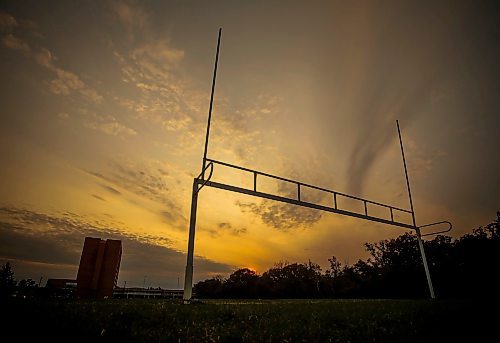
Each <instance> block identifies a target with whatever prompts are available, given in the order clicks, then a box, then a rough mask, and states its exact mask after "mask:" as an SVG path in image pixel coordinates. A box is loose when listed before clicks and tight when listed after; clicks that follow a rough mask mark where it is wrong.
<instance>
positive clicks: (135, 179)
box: [87, 161, 187, 230]
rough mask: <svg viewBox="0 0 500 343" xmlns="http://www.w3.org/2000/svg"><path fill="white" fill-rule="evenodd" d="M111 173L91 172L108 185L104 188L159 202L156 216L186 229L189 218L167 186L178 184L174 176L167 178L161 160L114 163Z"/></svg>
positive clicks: (103, 185) (111, 165) (123, 194)
mask: <svg viewBox="0 0 500 343" xmlns="http://www.w3.org/2000/svg"><path fill="white" fill-rule="evenodd" d="M110 167H111V170H110V171H107V172H92V171H91V172H89V171H87V173H89V174H91V175H93V176H94V177H96V178H98V179H99V180H102V181H105V183H106V184H103V183H100V185H101V187H104V188H106V189H108V191H110V192H112V193H115V192H117V193H116V194H117V195H122V196H125V193H124V191H126V192H131V193H133V194H135V195H137V196H140V197H143V198H145V199H148V200H150V201H153V202H156V203H158V204H159V205H160V206H161V207H162V208H163V210H162V211H160V212H158V213H157V214H158V215H159V216H160V217H161V218H163V219H164V220H167V222H168V223H170V224H172V225H174V227H178V228H181V229H182V230H184V229H185V227H186V225H187V219H186V218H185V217H184V214H183V211H182V208H181V207H180V206H179V204H178V201H176V200H174V195H173V191H172V190H171V189H170V188H169V186H168V185H167V180H169V181H170V182H176V179H175V178H174V176H170V175H168V173H166V172H165V171H164V170H163V168H164V166H163V164H162V163H160V162H159V161H149V162H148V163H143V164H139V163H137V162H130V161H121V162H117V161H115V162H112V163H111V164H110ZM118 189H119V190H123V191H121V192H120V191H119V190H118Z"/></svg>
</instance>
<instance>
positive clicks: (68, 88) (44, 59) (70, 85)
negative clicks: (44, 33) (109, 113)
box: [33, 48, 103, 103]
mask: <svg viewBox="0 0 500 343" xmlns="http://www.w3.org/2000/svg"><path fill="white" fill-rule="evenodd" d="M33 58H34V59H35V61H36V62H37V63H38V64H40V65H41V66H43V67H45V68H47V69H49V70H51V71H52V72H54V73H55V75H56V76H57V78H56V79H54V80H52V81H50V83H49V89H50V91H51V92H52V93H54V94H58V95H69V94H72V93H75V92H76V93H79V94H80V95H81V96H83V97H84V98H85V99H87V100H90V101H91V102H95V103H99V102H101V101H102V100H103V97H102V96H101V95H100V94H98V93H97V91H96V90H94V89H92V88H91V87H89V86H88V85H87V84H86V83H85V82H83V81H82V80H81V79H80V77H79V76H78V75H76V74H75V73H72V72H70V71H67V70H64V69H62V68H59V67H57V66H56V65H55V61H56V60H57V58H56V57H55V56H54V54H52V52H50V51H49V50H48V49H46V48H41V49H40V50H39V51H38V52H36V53H34V54H33Z"/></svg>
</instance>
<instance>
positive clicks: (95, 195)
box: [91, 194, 106, 201]
mask: <svg viewBox="0 0 500 343" xmlns="http://www.w3.org/2000/svg"><path fill="white" fill-rule="evenodd" d="M91 195H92V196H93V197H94V198H96V199H99V200H101V201H106V199H104V198H103V197H100V196H99V195H97V194H91Z"/></svg>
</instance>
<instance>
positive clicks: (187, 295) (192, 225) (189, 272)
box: [182, 28, 222, 302]
mask: <svg viewBox="0 0 500 343" xmlns="http://www.w3.org/2000/svg"><path fill="white" fill-rule="evenodd" d="M221 34H222V28H219V35H218V37H217V52H216V53H215V63H214V74H213V78H212V91H211V92H210V107H209V109H208V121H207V133H206V136H205V150H204V151H203V164H202V167H201V179H202V180H204V179H205V169H206V164H207V150H208V137H209V136H210V122H211V120H212V108H213V104H214V93H215V81H216V79H217V65H218V63H219V48H220V37H221ZM198 190H199V188H198V179H197V178H195V179H194V181H193V194H192V198H191V216H190V218H189V238H188V252H187V261H186V272H185V275H184V294H183V296H182V298H183V299H184V302H188V301H189V300H190V299H191V296H192V294H193V258H194V236H195V231H196V230H195V229H196V210H197V207H198Z"/></svg>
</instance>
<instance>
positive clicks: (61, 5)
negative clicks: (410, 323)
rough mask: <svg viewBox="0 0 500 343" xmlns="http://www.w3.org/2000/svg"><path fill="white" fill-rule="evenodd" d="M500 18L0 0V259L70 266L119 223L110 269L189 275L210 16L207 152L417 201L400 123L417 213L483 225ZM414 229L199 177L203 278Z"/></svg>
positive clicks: (351, 5) (321, 255)
mask: <svg viewBox="0 0 500 343" xmlns="http://www.w3.org/2000/svg"><path fill="white" fill-rule="evenodd" d="M499 23H500V10H499V8H498V5H496V4H495V3H494V2H484V1H439V2H434V1H429V2H427V1H144V2H142V1H141V2H139V1H24V0H21V1H2V2H1V3H0V75H1V82H0V88H1V91H0V116H1V121H0V161H1V164H0V262H1V263H2V264H3V263H5V261H7V260H9V261H11V263H12V264H13V266H14V272H15V273H16V274H15V276H16V278H18V279H20V278H27V277H30V278H33V279H34V280H36V281H38V280H39V278H40V277H43V278H44V280H46V279H47V278H54V277H64V278H75V277H76V272H77V268H78V263H79V258H80V252H81V249H82V246H83V239H84V237H85V236H93V237H101V238H115V239H121V240H122V242H123V256H122V265H121V270H120V277H119V285H123V283H124V282H125V281H127V286H129V285H130V286H133V285H138V286H142V285H143V284H145V285H146V286H154V287H157V286H162V287H177V286H178V285H179V280H180V286H182V282H183V277H184V268H185V264H186V260H185V253H186V250H187V238H188V221H189V209H190V201H191V185H192V180H193V177H195V176H196V175H198V174H199V173H200V167H201V158H202V155H203V144H204V135H205V128H206V120H207V112H208V106H209V96H210V86H211V77H212V68H213V62H214V55H215V47H216V39H217V30H218V28H219V27H223V33H222V43H221V52H220V60H219V71H218V78H217V88H216V93H215V102H214V110H213V120H212V131H211V136H210V145H209V151H208V156H209V157H211V158H214V159H217V160H222V161H225V162H228V163H232V164H236V165H240V166H243V167H248V168H251V169H256V170H259V171H263V172H267V173H271V174H275V175H279V176H282V177H286V178H291V179H296V180H298V181H302V182H305V183H310V184H314V185H317V186H320V187H325V188H330V189H335V190H337V191H339V192H345V193H349V194H352V195H355V196H361V197H365V198H367V199H370V200H374V201H378V202H382V203H387V204H390V205H393V206H397V207H403V208H409V202H408V197H407V191H406V183H405V178H404V169H403V165H402V161H401V155H400V148H399V142H398V140H397V131H396V124H395V120H396V119H399V121H400V125H401V129H402V133H403V139H404V143H405V152H406V158H407V163H408V168H409V175H410V180H411V185H412V192H413V196H414V205H415V212H416V219H417V224H420V225H423V224H425V223H428V222H433V221H439V220H449V221H451V222H453V224H454V226H455V230H454V231H453V232H452V235H453V236H454V237H458V236H461V235H463V234H465V233H467V232H470V231H471V230H472V228H473V227H477V226H479V225H484V224H487V223H489V222H491V221H492V220H493V218H494V217H495V212H496V211H497V210H499V209H500V196H499V194H500V182H499V177H498V171H499V170H500V168H499V167H500V159H499V158H498V151H499V148H500V146H499V143H498V142H499V135H498V132H499V128H500V125H499V124H500V102H499V94H500V92H499V84H500V68H499V61H500V48H499V47H500V44H499V43H500V42H499V39H500V24H499ZM213 179H214V180H218V181H220V182H225V183H231V184H236V185H243V186H245V187H251V181H252V177H251V175H247V174H244V173H231V172H230V171H227V170H224V169H223V168H218V169H217V168H216V169H215V173H214V178H213ZM263 187H268V189H269V190H272V191H275V192H279V191H280V189H281V188H282V187H280V185H279V184H273V183H272V182H271V181H269V180H268V182H267V183H266V182H263ZM281 190H282V189H281ZM304 196H307V195H304ZM309 196H310V197H312V198H315V199H319V200H318V201H323V200H324V199H323V198H321V196H320V195H317V194H310V195H309ZM400 219H401V220H407V219H408V218H406V219H405V218H400ZM404 232H406V231H405V230H404V229H402V228H397V227H391V226H388V225H383V224H377V223H373V222H369V221H364V220H361V219H355V218H349V217H345V216H339V215H335V214H332V213H325V212H320V211H316V210H309V209H304V208H299V207H294V206H292V205H285V204H282V203H277V202H273V201H270V200H263V199H260V198H255V197H251V196H246V195H240V194H235V193H229V192H225V191H222V190H216V189H213V188H204V189H203V190H202V191H201V193H200V197H199V202H198V218H197V231H196V248H195V281H198V280H201V279H205V278H207V277H211V276H214V275H217V274H221V275H228V274H229V273H231V272H232V271H234V270H235V269H236V268H239V267H251V268H253V269H255V270H257V272H259V273H262V272H263V271H265V270H266V269H267V268H269V267H270V266H272V265H273V264H274V263H275V262H278V261H290V262H307V261H308V260H312V261H314V262H316V263H319V264H320V265H321V266H322V267H323V268H326V267H327V265H328V258H329V257H331V256H332V255H335V256H336V257H337V258H338V259H339V260H340V261H341V262H343V263H355V262H356V261H357V259H359V258H366V257H368V254H367V252H366V251H365V250H364V247H363V243H365V242H375V241H379V240H381V239H386V238H390V237H396V236H398V235H400V234H403V233H404Z"/></svg>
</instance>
